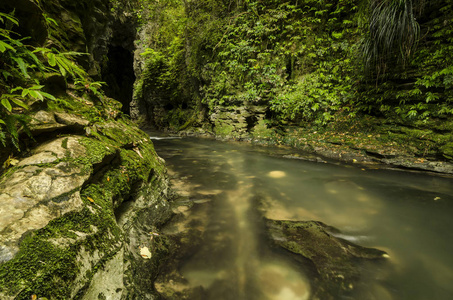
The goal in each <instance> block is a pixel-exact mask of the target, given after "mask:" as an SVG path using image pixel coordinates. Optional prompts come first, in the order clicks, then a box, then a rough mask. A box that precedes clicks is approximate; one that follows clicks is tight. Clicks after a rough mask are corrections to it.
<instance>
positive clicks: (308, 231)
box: [265, 219, 386, 299]
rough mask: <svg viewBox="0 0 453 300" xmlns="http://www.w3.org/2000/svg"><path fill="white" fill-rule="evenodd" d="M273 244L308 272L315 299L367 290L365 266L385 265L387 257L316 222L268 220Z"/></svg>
mask: <svg viewBox="0 0 453 300" xmlns="http://www.w3.org/2000/svg"><path fill="white" fill-rule="evenodd" d="M265 222H266V225H267V229H268V235H269V238H270V240H271V241H272V242H273V243H274V244H275V245H276V246H279V247H281V248H284V249H286V250H287V251H289V252H290V253H292V256H293V258H294V259H295V260H296V261H298V262H299V263H301V264H302V265H303V266H304V268H305V269H306V270H308V271H309V274H308V275H309V277H311V279H312V295H313V296H312V297H313V299H339V298H342V297H347V296H350V295H353V293H354V291H355V290H357V289H361V288H363V287H366V286H367V285H368V284H369V283H368V282H367V281H366V278H367V274H366V273H365V271H364V268H361V266H362V263H364V262H381V261H382V262H383V260H384V259H385V257H386V253H385V252H383V251H380V250H377V249H372V248H365V247H361V246H358V245H355V244H352V243H350V242H348V241H346V240H343V239H340V238H336V237H335V236H333V235H332V234H331V233H330V232H332V231H337V230H336V229H335V228H332V227H329V226H327V225H325V224H323V223H321V222H317V221H304V222H302V221H281V220H270V219H266V220H265Z"/></svg>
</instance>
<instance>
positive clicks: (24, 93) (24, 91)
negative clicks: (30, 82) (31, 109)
mask: <svg viewBox="0 0 453 300" xmlns="http://www.w3.org/2000/svg"><path fill="white" fill-rule="evenodd" d="M29 92H30V91H29V90H28V89H23V90H22V94H21V96H22V97H25V96H27V95H28V93H29Z"/></svg>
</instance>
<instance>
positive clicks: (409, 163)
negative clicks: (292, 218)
mask: <svg viewBox="0 0 453 300" xmlns="http://www.w3.org/2000/svg"><path fill="white" fill-rule="evenodd" d="M450 123H451V122H437V123H436V124H434V123H431V124H425V126H419V127H415V126H412V127H409V126H407V125H404V124H398V123H396V122H390V121H386V120H380V119H378V118H373V117H370V116H367V117H364V118H358V119H357V120H355V121H348V122H341V121H338V122H335V123H331V124H330V125H327V126H323V127H321V126H305V127H291V126H286V127H282V128H276V127H270V128H268V127H267V126H266V125H265V124H264V123H261V122H258V124H257V125H256V126H255V127H254V128H253V129H252V130H251V131H250V132H247V133H238V132H235V131H226V132H225V131H221V130H218V129H217V130H216V129H215V128H214V129H212V128H209V127H206V126H203V127H190V128H186V129H184V130H182V131H174V130H168V129H167V130H165V132H167V133H170V134H177V135H179V136H197V137H205V138H215V139H220V140H234V141H243V142H248V143H252V144H257V145H265V146H282V147H290V148H292V149H294V150H295V151H296V152H297V151H302V152H305V153H307V154H309V155H308V156H304V155H301V154H299V153H295V154H294V155H289V156H288V158H293V159H310V160H316V161H326V160H334V161H340V162H345V163H351V164H361V165H364V167H370V166H372V167H373V168H398V169H405V170H413V171H422V172H431V173H436V174H438V175H446V176H451V175H453V163H452V159H449V156H450V154H451V144H452V143H451V142H448V141H450V140H451V138H452V135H451V130H448V127H449V126H451V124H450ZM439 144H443V146H441V147H440V146H439Z"/></svg>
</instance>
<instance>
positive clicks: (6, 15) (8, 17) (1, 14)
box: [0, 12, 19, 26]
mask: <svg viewBox="0 0 453 300" xmlns="http://www.w3.org/2000/svg"><path fill="white" fill-rule="evenodd" d="M3 18H6V19H8V20H9V21H10V22H12V23H14V24H15V25H16V26H19V21H18V20H17V19H16V18H15V17H13V16H11V15H9V14H5V13H1V12H0V22H2V23H5V21H3Z"/></svg>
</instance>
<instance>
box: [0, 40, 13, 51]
mask: <svg viewBox="0 0 453 300" xmlns="http://www.w3.org/2000/svg"><path fill="white" fill-rule="evenodd" d="M6 49H9V50H12V51H14V52H15V51H16V50H15V49H14V48H13V46H11V45H10V44H7V43H5V42H3V41H0V52H2V53H3V52H5V51H6Z"/></svg>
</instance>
